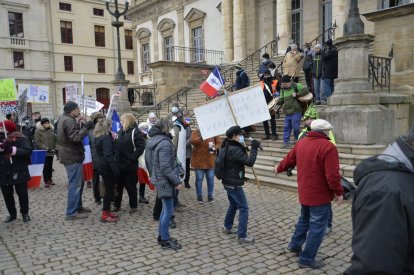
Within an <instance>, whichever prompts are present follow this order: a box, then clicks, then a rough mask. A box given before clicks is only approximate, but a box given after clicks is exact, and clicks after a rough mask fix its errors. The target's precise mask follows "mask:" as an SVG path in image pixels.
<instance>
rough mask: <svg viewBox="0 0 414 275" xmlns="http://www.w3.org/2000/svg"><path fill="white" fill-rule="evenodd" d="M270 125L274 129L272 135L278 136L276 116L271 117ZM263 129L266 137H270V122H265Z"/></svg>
mask: <svg viewBox="0 0 414 275" xmlns="http://www.w3.org/2000/svg"><path fill="white" fill-rule="evenodd" d="M270 125H271V128H272V135H276V115H273V116H270ZM263 128H264V131H265V134H266V136H269V135H270V133H269V121H267V120H265V121H263Z"/></svg>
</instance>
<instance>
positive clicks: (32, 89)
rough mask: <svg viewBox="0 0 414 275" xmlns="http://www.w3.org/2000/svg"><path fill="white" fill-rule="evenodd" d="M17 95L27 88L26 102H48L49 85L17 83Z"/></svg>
mask: <svg viewBox="0 0 414 275" xmlns="http://www.w3.org/2000/svg"><path fill="white" fill-rule="evenodd" d="M18 87H19V89H18V96H20V95H21V94H22V93H23V92H24V91H25V90H27V102H31V103H49V86H43V85H32V84H19V85H18Z"/></svg>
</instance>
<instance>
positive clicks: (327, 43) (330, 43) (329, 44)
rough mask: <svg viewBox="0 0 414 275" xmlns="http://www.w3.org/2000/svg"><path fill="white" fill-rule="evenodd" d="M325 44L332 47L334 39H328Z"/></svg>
mask: <svg viewBox="0 0 414 275" xmlns="http://www.w3.org/2000/svg"><path fill="white" fill-rule="evenodd" d="M325 45H326V46H328V47H332V39H329V40H328V41H326V42H325Z"/></svg>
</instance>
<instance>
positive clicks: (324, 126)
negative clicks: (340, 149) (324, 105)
mask: <svg viewBox="0 0 414 275" xmlns="http://www.w3.org/2000/svg"><path fill="white" fill-rule="evenodd" d="M310 127H311V130H312V131H323V130H331V129H333V127H332V125H331V124H330V123H329V122H328V121H326V120H324V119H315V120H314V121H312V123H311V125H310Z"/></svg>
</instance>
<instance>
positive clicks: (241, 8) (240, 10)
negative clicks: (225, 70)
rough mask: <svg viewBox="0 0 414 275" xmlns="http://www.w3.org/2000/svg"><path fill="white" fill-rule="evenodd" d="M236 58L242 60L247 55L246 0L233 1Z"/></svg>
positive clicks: (234, 59)
mask: <svg viewBox="0 0 414 275" xmlns="http://www.w3.org/2000/svg"><path fill="white" fill-rule="evenodd" d="M233 26H234V28H233V39H234V58H233V61H240V60H242V59H244V58H245V57H246V4H245V0H234V1H233Z"/></svg>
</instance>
